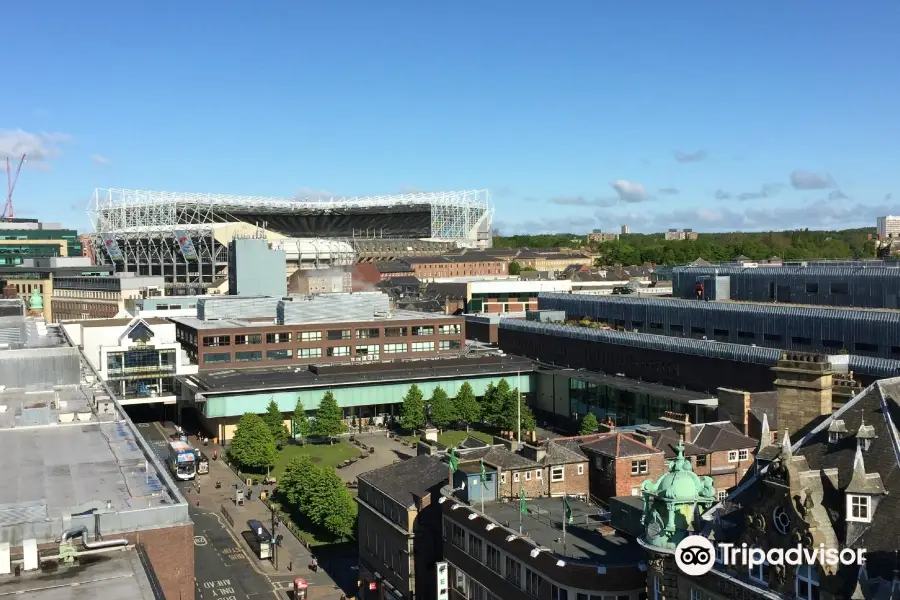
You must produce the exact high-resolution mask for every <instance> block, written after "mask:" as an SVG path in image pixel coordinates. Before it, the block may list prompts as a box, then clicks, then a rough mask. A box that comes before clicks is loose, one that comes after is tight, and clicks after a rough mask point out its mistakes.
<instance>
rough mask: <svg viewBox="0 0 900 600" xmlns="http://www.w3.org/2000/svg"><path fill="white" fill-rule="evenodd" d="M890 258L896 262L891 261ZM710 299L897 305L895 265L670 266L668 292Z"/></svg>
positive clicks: (899, 278) (899, 280)
mask: <svg viewBox="0 0 900 600" xmlns="http://www.w3.org/2000/svg"><path fill="white" fill-rule="evenodd" d="M893 264H896V263H893ZM698 283H699V284H701V285H703V286H704V288H705V295H706V296H708V297H709V298H710V299H711V300H712V299H715V300H738V301H744V302H777V303H783V304H812V305H821V306H848V307H864V308H900V268H897V267H896V266H893V267H891V266H884V264H883V263H878V264H877V265H873V266H868V265H866V264H865V263H860V264H859V265H855V266H854V265H841V266H824V265H809V266H801V265H796V266H794V265H785V266H776V267H742V266H733V265H732V266H716V265H710V266H686V267H675V268H673V269H672V295H673V296H676V297H678V298H686V299H694V298H696V292H697V284H698Z"/></svg>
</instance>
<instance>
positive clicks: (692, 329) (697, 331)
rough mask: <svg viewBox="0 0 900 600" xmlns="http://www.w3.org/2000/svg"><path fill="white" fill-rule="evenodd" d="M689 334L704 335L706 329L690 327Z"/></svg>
mask: <svg viewBox="0 0 900 600" xmlns="http://www.w3.org/2000/svg"><path fill="white" fill-rule="evenodd" d="M691 333H696V334H699V335H705V334H706V327H691Z"/></svg>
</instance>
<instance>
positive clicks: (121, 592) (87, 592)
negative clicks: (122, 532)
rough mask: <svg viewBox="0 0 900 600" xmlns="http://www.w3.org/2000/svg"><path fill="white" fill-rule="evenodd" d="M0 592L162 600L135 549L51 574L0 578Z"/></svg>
mask: <svg viewBox="0 0 900 600" xmlns="http://www.w3.org/2000/svg"><path fill="white" fill-rule="evenodd" d="M147 564H149V563H147ZM0 588H2V590H3V592H2V594H0V595H7V594H8V595H10V596H12V595H15V597H16V598H25V599H27V600H79V599H83V598H110V599H113V598H133V599H135V600H155V599H157V598H161V597H162V595H161V594H162V591H161V590H160V589H159V584H158V583H157V582H156V579H155V576H154V575H152V574H150V573H148V572H147V569H146V568H145V566H144V561H142V560H141V557H140V555H139V554H138V552H137V551H136V550H134V549H127V550H119V551H113V552H108V553H103V554H93V555H90V556H85V557H82V558H81V559H80V560H79V561H78V563H77V564H75V565H71V566H66V565H65V564H62V563H59V564H58V567H57V569H56V570H54V571H51V572H44V571H40V570H38V571H34V572H31V573H25V572H23V574H22V575H20V576H18V577H16V576H15V575H0Z"/></svg>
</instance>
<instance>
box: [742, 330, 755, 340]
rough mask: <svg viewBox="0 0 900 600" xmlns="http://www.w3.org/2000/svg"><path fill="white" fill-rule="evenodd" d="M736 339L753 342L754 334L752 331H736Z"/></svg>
mask: <svg viewBox="0 0 900 600" xmlns="http://www.w3.org/2000/svg"><path fill="white" fill-rule="evenodd" d="M738 337H739V338H740V339H742V340H755V339H756V334H755V333H753V332H752V331H738Z"/></svg>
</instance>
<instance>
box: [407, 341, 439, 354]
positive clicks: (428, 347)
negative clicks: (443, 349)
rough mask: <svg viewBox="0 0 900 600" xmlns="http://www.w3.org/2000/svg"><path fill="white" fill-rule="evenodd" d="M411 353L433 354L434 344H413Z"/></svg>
mask: <svg viewBox="0 0 900 600" xmlns="http://www.w3.org/2000/svg"><path fill="white" fill-rule="evenodd" d="M411 349H412V351H413V352H434V342H413V343H412V348H411Z"/></svg>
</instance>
